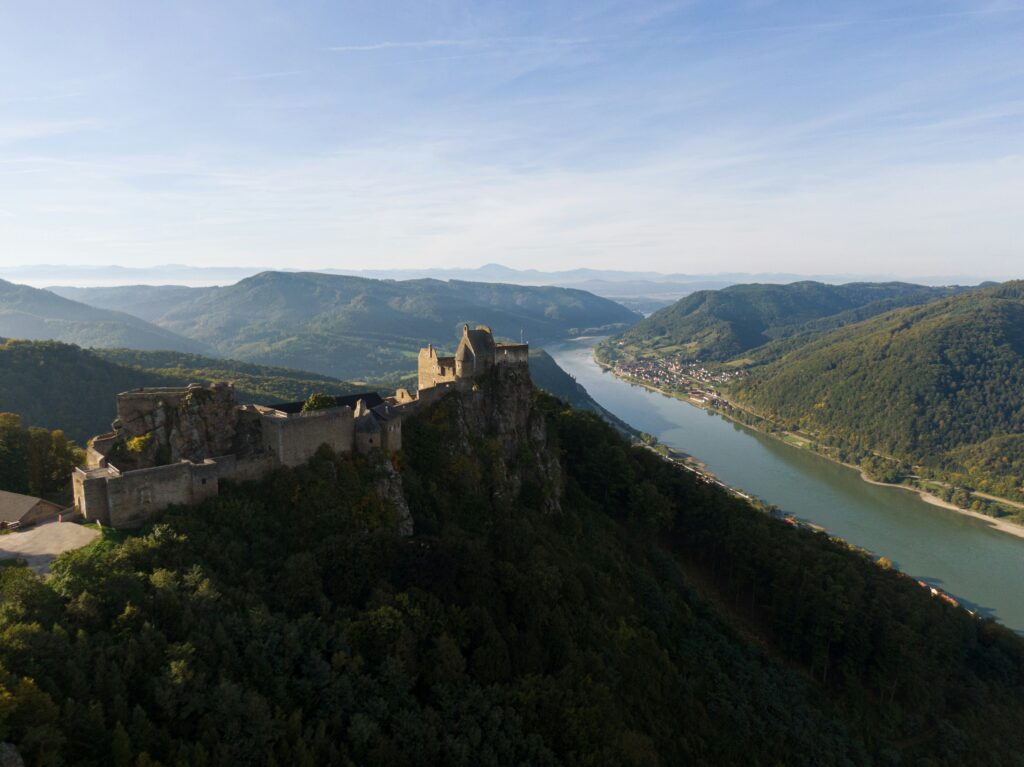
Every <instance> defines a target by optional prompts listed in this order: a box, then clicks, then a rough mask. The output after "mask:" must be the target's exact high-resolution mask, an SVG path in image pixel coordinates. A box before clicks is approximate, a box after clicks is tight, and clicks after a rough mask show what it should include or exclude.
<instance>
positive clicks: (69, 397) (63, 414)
mask: <svg viewBox="0 0 1024 767" xmlns="http://www.w3.org/2000/svg"><path fill="white" fill-rule="evenodd" d="M215 381H234V382H235V384H236V392H237V394H238V397H239V400H241V401H242V402H256V401H259V402H267V401H294V400H298V399H305V398H306V397H308V396H309V395H310V394H311V393H313V392H315V391H319V392H328V391H329V392H331V393H337V394H344V393H346V392H349V391H352V390H353V388H354V387H352V385H351V384H347V383H345V382H343V381H338V380H336V379H333V378H329V377H328V376H320V375H317V374H315V373H306V372H304V371H297V370H284V369H281V368H272V367H266V366H262V365H251V364H246V363H239V362H235V361H233V360H222V359H211V358H208V357H202V356H199V355H194V354H183V353H178V352H139V351H133V350H125V349H110V350H92V351H90V350H85V349H81V348H79V347H77V346H71V345H68V344H62V343H57V342H52V341H38V342H31V341H6V342H3V341H2V340H0V412H13V413H17V414H18V415H20V416H21V418H22V422H23V423H24V424H25V425H26V426H28V425H31V426H43V427H46V428H48V429H63V430H64V432H65V433H66V434H67V435H68V436H69V437H71V438H72V439H75V440H76V441H78V442H79V443H80V444H84V442H85V440H86V439H88V438H89V437H92V436H94V435H96V434H101V433H103V432H105V431H108V430H109V429H110V422H111V420H112V419H113V418H114V395H115V394H117V393H118V392H122V391H127V390H129V389H135V388H138V387H140V386H184V385H186V384H189V383H193V382H197V383H213V382H215Z"/></svg>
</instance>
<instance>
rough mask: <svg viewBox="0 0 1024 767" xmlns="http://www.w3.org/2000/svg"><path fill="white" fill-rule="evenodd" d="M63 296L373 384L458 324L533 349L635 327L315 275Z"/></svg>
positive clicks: (521, 304) (564, 300) (396, 373)
mask: <svg viewBox="0 0 1024 767" xmlns="http://www.w3.org/2000/svg"><path fill="white" fill-rule="evenodd" d="M67 293H68V295H70V296H73V297H74V298H76V299H78V300H81V301H85V302H87V303H92V302H95V303H96V304H97V305H101V306H103V307H104V308H108V309H119V310H124V311H134V312H138V313H139V316H140V317H142V318H144V319H146V320H149V321H151V322H154V323H156V324H158V325H160V326H161V327H163V328H167V329H168V330H171V331H174V332H175V333H178V334H181V335H184V336H187V337H189V338H192V339H196V340H197V341H200V342H202V343H203V344H206V345H208V346H209V347H211V348H213V349H215V350H216V352H217V353H218V354H221V355H224V356H226V357H231V358H234V359H241V360H247V361H252V362H258V363H262V364H271V365H283V366H285V367H294V368H301V369H304V370H314V371H316V372H318V373H321V374H324V375H331V376H337V377H340V378H345V379H367V378H370V379H373V380H378V381H379V380H382V379H384V378H388V380H392V381H393V380H396V379H397V378H400V377H401V376H403V375H405V374H407V373H408V371H409V370H410V369H412V368H413V367H415V359H416V354H417V353H418V351H419V349H420V347H422V346H423V345H425V344H426V343H427V342H432V343H434V344H437V345H438V346H441V347H444V346H448V345H454V343H455V342H456V341H457V339H458V333H459V329H460V327H461V325H462V323H464V322H469V323H477V322H479V323H484V324H487V325H490V326H491V327H492V328H493V329H494V332H495V334H496V335H498V336H502V337H506V338H514V339H518V338H520V335H521V334H525V337H526V339H527V340H528V341H533V342H539V341H543V340H553V339H559V338H564V337H566V336H568V335H572V334H575V333H579V332H581V331H583V330H586V329H594V328H606V327H607V328H613V327H614V328H616V329H617V328H621V327H624V326H626V325H629V324H632V323H633V322H636V321H637V320H638V319H639V315H637V314H635V313H634V312H632V311H630V310H628V309H626V308H625V307H623V306H620V305H619V304H617V303H615V302H614V301H610V300H608V299H605V298H599V297H598V296H595V295H592V294H590V293H587V292H585V291H582V290H571V289H567V288H553V287H523V286H519V285H504V284H493V283H478V282H459V281H455V280H452V281H449V282H442V281H440V280H407V281H394V280H372V279H366V278H362V277H346V276H341V275H330V274H316V273H294V272H287V273H286V272H264V273H262V274H258V275H256V276H254V277H250V278H247V279H244V280H242V281H240V282H239V283H237V284H235V285H229V286H227V287H219V288H181V287H174V286H168V287H150V288H144V289H137V288H136V287H132V286H127V287H122V288H78V289H72V290H69V291H67ZM142 296H145V297H146V300H141V297H142ZM108 345H109V344H108Z"/></svg>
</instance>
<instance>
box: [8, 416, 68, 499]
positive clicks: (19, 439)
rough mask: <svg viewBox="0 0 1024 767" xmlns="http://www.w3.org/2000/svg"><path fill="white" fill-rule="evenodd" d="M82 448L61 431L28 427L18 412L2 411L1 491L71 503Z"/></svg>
mask: <svg viewBox="0 0 1024 767" xmlns="http://www.w3.org/2000/svg"><path fill="white" fill-rule="evenodd" d="M83 459H84V455H83V453H82V450H81V448H79V447H77V446H76V445H75V443H74V442H72V441H71V440H70V439H68V438H67V437H66V436H65V434H64V432H62V431H60V430H55V431H49V430H48V429H40V428H38V427H35V426H30V427H28V428H25V426H24V425H23V424H22V421H21V417H20V416H18V415H16V414H15V413H4V412H0V490H7V491H9V492H12V493H25V494H27V495H34V496H38V497H41V498H47V499H49V500H52V501H55V502H58V503H69V502H70V495H71V482H70V480H69V479H68V478H69V477H70V476H71V472H72V471H73V470H74V468H75V467H76V466H78V465H80V464H81V463H82V461H83Z"/></svg>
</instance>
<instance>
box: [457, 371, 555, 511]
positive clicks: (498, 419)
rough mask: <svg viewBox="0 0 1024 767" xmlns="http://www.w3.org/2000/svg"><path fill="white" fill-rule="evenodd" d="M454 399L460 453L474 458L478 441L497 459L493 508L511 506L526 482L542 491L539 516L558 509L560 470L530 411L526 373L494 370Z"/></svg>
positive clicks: (543, 426)
mask: <svg viewBox="0 0 1024 767" xmlns="http://www.w3.org/2000/svg"><path fill="white" fill-rule="evenodd" d="M452 396H453V399H454V403H453V404H454V414H455V419H456V424H457V426H458V428H457V434H458V435H459V439H460V441H461V444H460V445H459V446H458V449H459V450H462V451H464V452H465V453H466V454H467V455H470V454H473V451H474V450H475V448H477V447H478V446H479V444H480V443H481V441H484V442H487V441H490V442H492V444H496V445H497V447H498V450H499V453H500V456H501V462H500V466H499V467H498V476H497V477H496V478H495V486H496V490H495V498H494V500H495V501H496V502H497V503H507V504H509V505H511V504H513V503H514V502H515V500H516V499H517V498H518V497H519V494H520V491H521V490H522V487H523V484H524V481H525V480H529V481H530V482H532V483H536V484H539V485H540V486H541V488H542V489H543V498H544V500H543V503H544V507H543V508H542V509H541V511H545V512H557V511H560V510H561V497H562V488H563V478H562V468H561V464H560V463H559V460H558V455H557V453H556V452H555V451H554V450H553V449H552V448H551V447H550V446H549V444H548V434H547V424H546V422H545V420H544V417H543V415H542V414H540V413H537V412H535V411H534V410H533V407H532V400H533V383H532V381H531V380H530V374H529V371H528V370H527V369H526V368H525V367H522V368H517V367H497V368H495V369H494V370H493V371H491V372H490V373H489V374H488V375H487V376H485V377H483V378H480V379H478V381H477V382H476V383H474V385H473V386H472V387H471V388H469V389H468V390H463V391H460V392H458V393H456V394H454V395H452Z"/></svg>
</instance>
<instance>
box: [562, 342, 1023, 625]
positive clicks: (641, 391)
mask: <svg viewBox="0 0 1024 767" xmlns="http://www.w3.org/2000/svg"><path fill="white" fill-rule="evenodd" d="M595 342H596V341H595V340H594V339H591V340H589V341H583V340H580V341H575V342H570V343H565V344H559V345H554V346H548V347H546V350H547V352H548V353H549V354H550V355H551V356H552V357H554V358H555V361H557V362H558V364H559V366H561V367H562V369H563V370H565V371H566V372H568V373H569V374H570V375H572V376H573V377H574V378H575V379H576V380H577V381H578V382H579V383H580V384H582V385H583V386H584V387H585V388H586V389H587V391H588V392H590V395H591V396H592V397H593V398H594V399H595V400H597V401H598V402H599V403H601V405H603V406H604V407H605V408H607V409H608V410H609V411H611V412H612V413H614V414H615V415H617V416H618V417H619V418H621V419H622V420H624V421H626V422H627V423H629V424H630V425H631V426H633V427H635V428H637V429H640V430H641V431H645V432H648V433H649V434H653V435H654V436H655V437H657V438H658V439H659V440H660V441H661V442H663V443H665V444H666V445H669V446H671V447H674V448H677V449H679V450H682V451H684V452H686V453H689V454H690V455H692V456H694V457H695V458H698V459H699V460H701V461H703V462H704V463H706V464H707V466H708V468H709V469H710V470H711V471H712V472H713V473H714V474H716V475H717V476H718V477H719V479H721V480H722V481H723V482H725V483H726V484H728V485H731V486H733V487H736V488H739V489H741V490H744V491H746V492H748V493H752V494H753V495H756V496H757V497H758V498H760V499H762V500H763V501H766V502H767V503H773V504H775V505H777V506H779V507H780V508H781V509H782V510H783V511H787V512H790V513H792V514H794V515H795V516H797V517H799V518H801V519H804V520H807V521H810V522H814V523H816V524H819V525H821V526H823V527H824V528H826V529H827V530H828V531H829V533H831V534H833V535H838V536H840V537H842V538H844V539H845V540H847V541H849V542H850V543H852V544H854V545H856V546H861V547H863V548H865V549H868V550H870V551H873V552H875V553H876V554H880V555H884V556H886V557H888V558H889V559H891V560H892V561H893V562H894V563H895V564H896V566H897V567H899V568H900V569H901V570H902V571H904V572H905V573H907V574H909V575H912V576H913V577H915V578H917V579H919V580H922V581H925V582H926V583H930V584H932V585H934V586H938V587H941V588H942V589H944V590H945V591H947V592H949V593H950V594H951V595H953V596H954V597H956V598H957V599H958V600H959V601H960V602H961V604H963V605H964V606H966V607H969V608H971V609H973V610H977V611H978V612H979V613H981V614H983V615H988V616H991V617H993V618H996V619H997V620H999V621H1000V622H1001V623H1003V624H1004V625H1006V626H1009V627H1010V628H1012V629H1014V630H1015V631H1017V632H1021V633H1024V584H1022V576H1024V539H1021V538H1017V537H1015V536H1013V535H1009V534H1007V533H1001V532H998V531H996V530H994V529H992V528H991V527H990V526H989V525H987V524H986V523H985V522H984V521H983V520H979V519H974V518H972V517H968V516H966V515H964V514H958V513H957V512H955V511H950V510H948V509H943V508H940V507H937V506H933V505H931V504H929V503H925V502H924V501H922V500H921V499H920V498H918V497H917V496H916V495H915V494H913V493H910V492H907V491H906V490H900V489H898V488H891V487H879V486H876V485H870V484H868V483H867V482H864V481H862V480H861V479H860V475H859V474H858V472H856V471H855V470H853V469H850V468H847V467H845V466H841V465H839V464H837V463H834V462H832V461H829V460H827V459H825V458H822V457H821V456H819V455H816V454H815V453H812V452H811V451H809V450H806V449H802V448H798V447H793V446H791V445H788V444H785V443H783V442H781V441H779V440H776V439H772V438H770V437H767V436H765V435H763V434H760V433H759V432H756V431H754V430H752V429H748V428H746V427H743V426H739V425H737V424H735V423H733V422H731V421H729V420H727V419H725V418H722V417H721V416H719V415H715V414H712V413H708V412H707V411H705V410H703V409H701V408H698V407H696V406H695V405H690V404H689V403H687V402H684V401H682V400H679V399H676V398H674V397H669V396H666V395H663V394H659V393H658V392H654V391H651V390H649V389H645V388H644V387H642V386H636V385H634V384H630V383H627V382H626V381H623V380H621V379H619V378H616V377H615V376H613V375H612V374H611V373H609V372H607V371H605V370H602V369H601V367H600V366H599V365H598V364H597V363H596V362H594V359H593V356H592V346H591V345H592V344H593V343H595Z"/></svg>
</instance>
